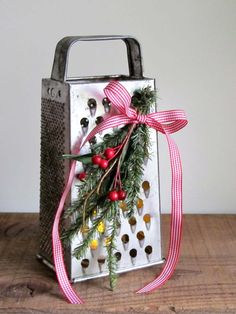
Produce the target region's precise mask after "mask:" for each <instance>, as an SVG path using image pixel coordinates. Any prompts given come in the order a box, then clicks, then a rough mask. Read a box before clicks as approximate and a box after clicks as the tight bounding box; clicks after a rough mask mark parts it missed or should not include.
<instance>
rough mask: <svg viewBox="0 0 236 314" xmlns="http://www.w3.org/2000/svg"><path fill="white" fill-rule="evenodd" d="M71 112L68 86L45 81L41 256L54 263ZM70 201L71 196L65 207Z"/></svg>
mask: <svg viewBox="0 0 236 314" xmlns="http://www.w3.org/2000/svg"><path fill="white" fill-rule="evenodd" d="M69 114H70V111H69V85H67V84H61V83H58V82H53V81H52V80H47V79H45V80H43V82H42V102H41V168H40V247H39V255H40V257H41V258H43V259H46V261H48V262H50V263H52V264H53V256H52V237H51V232H52V225H53V220H54V216H55V214H56V209H57V206H58V203H59V200H60V197H61V194H62V191H63V188H64V185H65V180H66V179H67V178H66V176H67V174H68V170H69V161H66V160H63V159H62V158H61V156H62V155H63V154H65V153H69V152H70V137H69V132H70V125H69V119H70V116H69ZM69 200H70V195H69V196H68V199H67V204H66V206H68V203H69ZM62 228H63V226H62ZM65 260H66V265H67V268H70V263H68V261H69V258H68V252H65Z"/></svg>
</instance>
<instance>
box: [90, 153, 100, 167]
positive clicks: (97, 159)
mask: <svg viewBox="0 0 236 314" xmlns="http://www.w3.org/2000/svg"><path fill="white" fill-rule="evenodd" d="M101 160H102V157H101V156H100V155H94V156H93V157H92V163H93V164H94V165H99V164H100V161H101Z"/></svg>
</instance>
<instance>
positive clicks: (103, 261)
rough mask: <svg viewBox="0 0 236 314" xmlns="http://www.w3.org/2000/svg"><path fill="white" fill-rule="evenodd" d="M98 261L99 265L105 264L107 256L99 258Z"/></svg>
mask: <svg viewBox="0 0 236 314" xmlns="http://www.w3.org/2000/svg"><path fill="white" fill-rule="evenodd" d="M97 261H98V264H100V265H102V264H104V263H105V261H106V258H105V256H103V255H101V256H98V258H97Z"/></svg>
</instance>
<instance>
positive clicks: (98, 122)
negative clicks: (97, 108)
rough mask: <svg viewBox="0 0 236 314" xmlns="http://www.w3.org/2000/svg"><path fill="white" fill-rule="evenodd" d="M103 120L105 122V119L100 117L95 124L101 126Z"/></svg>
mask: <svg viewBox="0 0 236 314" xmlns="http://www.w3.org/2000/svg"><path fill="white" fill-rule="evenodd" d="M103 120H104V119H103V117H101V116H99V117H97V118H96V120H95V123H96V124H97V125H98V124H100V123H101V122H102V121H103Z"/></svg>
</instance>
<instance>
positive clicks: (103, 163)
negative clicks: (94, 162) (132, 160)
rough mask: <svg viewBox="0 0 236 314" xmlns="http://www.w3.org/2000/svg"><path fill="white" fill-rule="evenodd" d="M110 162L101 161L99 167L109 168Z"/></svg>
mask: <svg viewBox="0 0 236 314" xmlns="http://www.w3.org/2000/svg"><path fill="white" fill-rule="evenodd" d="M108 164H109V163H108V160H106V159H101V160H100V162H99V167H100V168H102V169H106V168H107V167H108Z"/></svg>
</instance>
